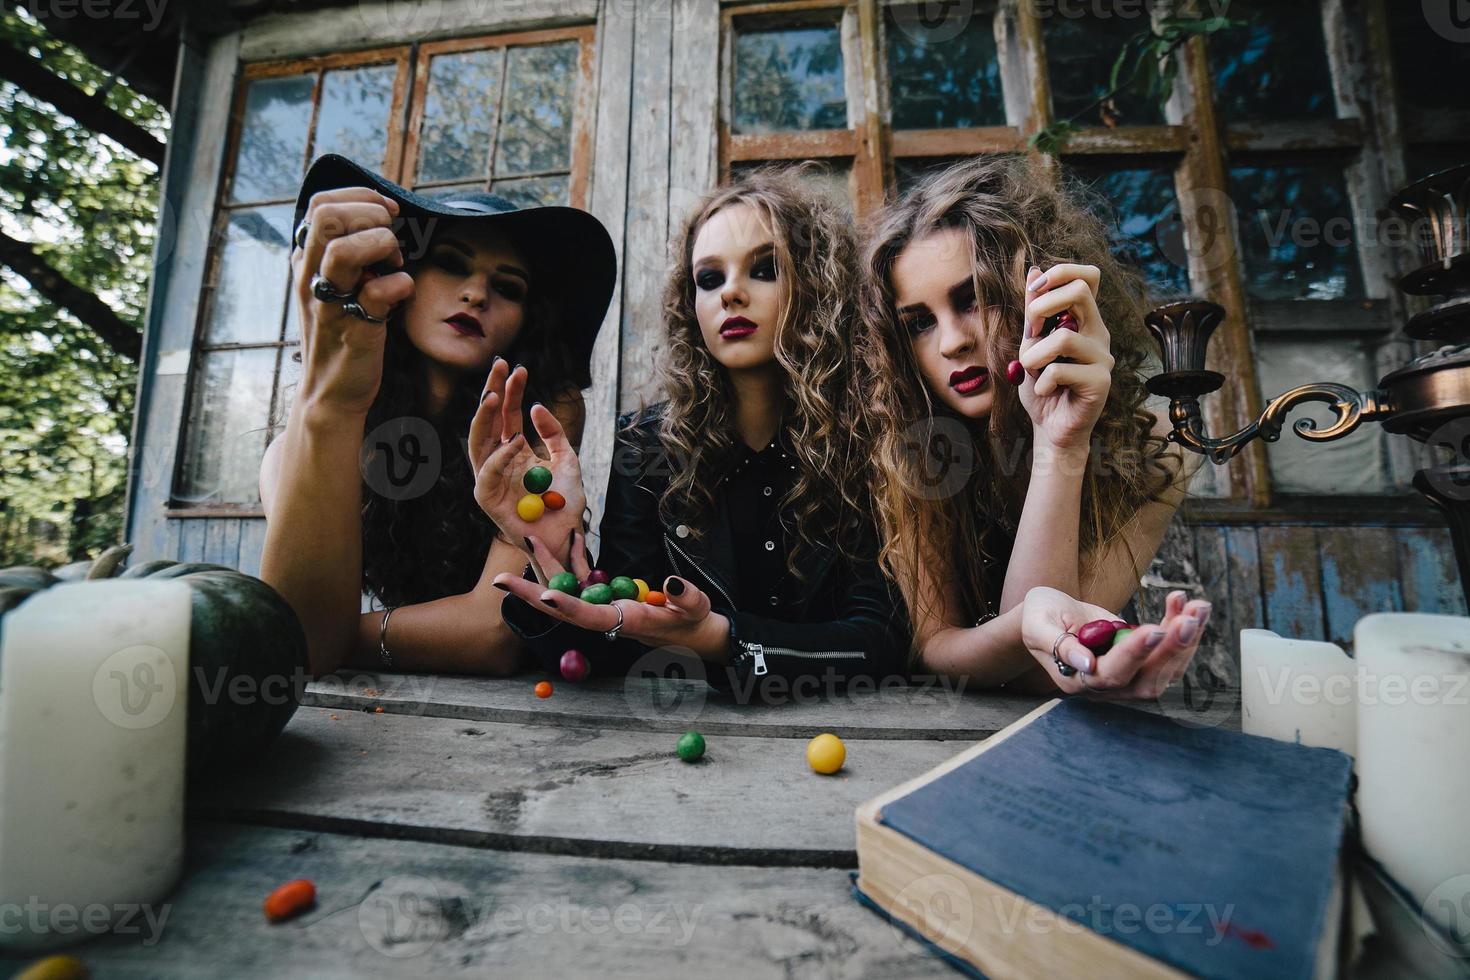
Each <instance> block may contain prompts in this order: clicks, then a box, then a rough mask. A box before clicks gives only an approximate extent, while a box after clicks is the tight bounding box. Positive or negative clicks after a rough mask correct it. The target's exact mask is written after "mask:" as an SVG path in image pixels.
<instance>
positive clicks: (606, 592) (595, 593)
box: [581, 582, 613, 606]
mask: <svg viewBox="0 0 1470 980" xmlns="http://www.w3.org/2000/svg"><path fill="white" fill-rule="evenodd" d="M581 598H582V601H583V602H590V603H592V604H593V605H594V606H605V605H607V604H608V603H609V602H612V600H613V594H612V587H611V586H608V585H603V584H602V583H600V582H599V583H598V584H597V585H589V586H587V588H585V589H583V590H582V597H581Z"/></svg>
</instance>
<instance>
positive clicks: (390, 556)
mask: <svg viewBox="0 0 1470 980" xmlns="http://www.w3.org/2000/svg"><path fill="white" fill-rule="evenodd" d="M454 196H455V197H459V198H463V197H464V196H465V194H464V193H463V192H458V193H456V194H454ZM486 196H487V197H488V196H489V195H486ZM427 251H428V250H425V253H426V254H427ZM423 261H424V260H422V259H420V260H418V261H417V262H410V263H409V264H408V265H406V266H405V268H406V270H407V271H408V272H409V273H410V274H412V273H413V272H414V271H415V269H417V268H419V267H420V265H421V264H422V262H423ZM544 267H545V266H544V263H542V264H541V265H537V264H536V263H532V268H531V275H532V282H531V284H530V287H529V289H528V290H527V295H526V301H525V302H526V305H525V315H524V320H523V322H522V324H521V329H520V332H519V333H518V334H517V336H516V341H515V343H514V344H513V345H512V346H511V348H510V350H506V351H501V352H499V353H500V356H501V357H504V358H505V359H506V360H508V361H510V362H511V363H512V364H521V365H524V366H525V367H526V368H527V369H528V371H529V378H528V382H527V386H526V397H525V402H524V404H525V410H524V412H523V413H522V424H523V427H524V431H525V432H526V434H527V437H528V438H530V439H531V440H532V442H533V444H534V443H535V442H536V436H535V429H534V427H533V426H532V425H531V422H530V414H529V413H530V406H531V405H533V404H534V403H536V402H538V401H539V402H541V403H543V404H545V405H547V406H548V407H549V406H551V405H553V404H555V403H556V402H557V401H559V400H563V399H565V398H567V397H568V396H570V395H571V394H573V393H574V392H576V391H580V390H581V389H584V388H586V387H587V386H588V385H590V384H591V383H592V378H591V375H590V371H589V366H588V365H587V363H586V362H585V360H583V359H582V358H580V357H578V355H577V354H575V353H574V352H573V350H572V347H571V346H570V345H569V344H568V343H567V342H566V335H565V333H564V332H563V331H562V330H561V329H559V327H560V317H559V310H558V308H557V306H556V304H555V302H554V292H553V290H552V289H550V288H549V284H548V283H545V282H543V281H542V277H543V276H544V275H545V271H544ZM386 329H387V331H388V334H387V338H386V341H385V346H384V350H383V381H382V384H381V386H380V387H379V388H378V394H377V397H376V398H374V399H373V404H372V406H371V407H370V408H369V409H368V415H367V424H366V427H365V429H364V432H372V431H373V429H375V428H376V427H377V426H379V425H381V424H382V423H384V422H387V421H390V420H392V419H395V418H399V417H402V416H419V417H422V418H425V419H427V420H428V421H429V422H430V424H431V425H433V427H434V431H435V433H436V435H437V436H438V440H439V446H440V454H439V455H440V458H441V460H442V466H441V468H440V471H439V477H438V479H437V480H436V481H435V483H434V484H433V486H432V487H430V488H429V490H428V491H427V492H426V493H424V494H422V495H421V496H418V497H411V498H408V499H403V500H394V499H390V498H389V497H385V496H383V495H381V494H379V493H377V492H376V491H375V490H374V489H373V488H372V487H371V486H370V485H369V484H368V483H367V482H366V481H364V483H363V487H362V584H363V589H364V591H366V592H368V593H369V594H370V595H372V596H373V597H374V598H375V599H377V600H378V602H380V603H381V604H383V605H384V606H390V607H391V606H402V605H409V604H412V603H418V602H429V601H432V600H434V599H441V598H443V597H445V596H450V595H459V594H462V593H464V592H468V591H469V590H470V589H472V588H473V587H474V585H475V583H476V582H477V581H479V578H480V574H481V572H482V571H483V570H484V566H485V557H486V555H487V553H488V552H489V549H490V545H491V543H492V542H493V541H494V540H495V538H496V537H498V536H500V531H499V528H497V527H496V526H495V523H494V522H493V521H491V520H490V518H489V517H487V516H486V515H485V512H484V511H482V510H481V509H480V507H479V505H478V504H477V503H476V502H475V498H474V488H475V475H474V472H473V470H472V469H471V467H470V461H469V428H470V421H471V419H473V417H474V414H475V409H476V408H477V407H478V405H479V399H480V392H481V391H482V390H484V386H485V374H488V373H489V366H488V365H487V366H486V368H485V372H484V373H479V372H470V373H468V374H466V375H465V376H464V378H463V379H462V381H461V383H460V384H459V385H457V386H456V387H455V389H454V392H453V394H452V395H451V396H450V400H449V403H448V404H447V405H446V406H445V408H444V411H443V412H442V413H441V414H440V415H439V416H438V417H437V418H435V417H432V416H430V415H429V414H428V412H427V411H426V409H425V399H426V395H427V392H426V390H425V388H424V377H425V370H424V360H425V358H424V355H423V354H422V353H421V352H420V351H419V349H418V348H417V347H415V346H414V345H413V343H412V341H410V340H409V338H408V333H407V331H406V330H405V329H404V325H403V317H402V313H401V308H400V310H398V311H394V313H393V314H392V315H391V316H390V317H389V318H388V323H387V326H386Z"/></svg>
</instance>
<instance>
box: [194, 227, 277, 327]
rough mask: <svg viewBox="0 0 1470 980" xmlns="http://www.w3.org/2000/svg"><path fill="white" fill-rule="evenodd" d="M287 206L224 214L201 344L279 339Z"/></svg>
mask: <svg viewBox="0 0 1470 980" xmlns="http://www.w3.org/2000/svg"><path fill="white" fill-rule="evenodd" d="M291 211H292V206H291V205H289V204H277V205H274V206H272V207H268V208H242V209H240V210H238V211H232V212H230V216H229V220H228V222H227V223H226V225H225V233H224V242H223V243H222V244H221V245H220V248H219V254H218V258H217V259H216V261H217V262H218V266H217V267H216V272H215V284H214V292H213V294H212V295H211V296H210V301H209V321H208V324H207V325H206V327H205V331H204V342H205V343H206V344H248V343H269V342H271V341H274V340H277V339H279V338H280V336H281V313H282V312H283V311H282V309H281V307H282V304H283V302H284V301H285V298H286V277H287V276H288V275H289V274H290V256H291Z"/></svg>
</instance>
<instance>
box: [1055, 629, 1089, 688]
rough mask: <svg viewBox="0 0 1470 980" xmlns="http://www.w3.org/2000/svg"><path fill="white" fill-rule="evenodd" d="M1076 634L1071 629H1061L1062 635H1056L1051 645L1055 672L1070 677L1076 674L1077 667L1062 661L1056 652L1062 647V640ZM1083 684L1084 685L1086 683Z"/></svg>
mask: <svg viewBox="0 0 1470 980" xmlns="http://www.w3.org/2000/svg"><path fill="white" fill-rule="evenodd" d="M1076 635H1077V634H1076V633H1073V632H1072V631H1071V630H1062V635H1061V636H1059V637H1057V639H1056V642H1055V643H1053V644H1052V645H1051V659H1052V661H1053V662H1054V663H1055V664H1056V665H1057V673H1058V674H1061V675H1062V676H1063V677H1071V676H1072V675H1074V674H1076V673H1077V668H1076V667H1073V666H1072V665H1071V664H1069V663H1063V662H1062V658H1061V655H1060V653H1058V651H1059V650H1061V648H1062V641H1063V640H1065V639H1066V638H1067V637H1069V636H1072V637H1075V636H1076ZM1083 686H1084V687H1085V686H1086V685H1083Z"/></svg>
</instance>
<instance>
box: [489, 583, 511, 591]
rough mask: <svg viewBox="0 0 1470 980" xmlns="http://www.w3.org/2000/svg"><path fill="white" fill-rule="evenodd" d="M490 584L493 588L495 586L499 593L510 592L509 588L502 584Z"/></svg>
mask: <svg viewBox="0 0 1470 980" xmlns="http://www.w3.org/2000/svg"><path fill="white" fill-rule="evenodd" d="M490 584H491V585H493V586H495V587H496V588H497V589H499V590H500V591H501V592H509V591H510V586H508V585H505V584H503V583H500V582H491V583H490Z"/></svg>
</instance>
